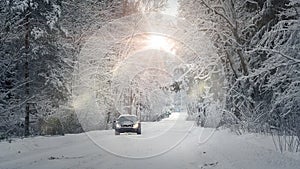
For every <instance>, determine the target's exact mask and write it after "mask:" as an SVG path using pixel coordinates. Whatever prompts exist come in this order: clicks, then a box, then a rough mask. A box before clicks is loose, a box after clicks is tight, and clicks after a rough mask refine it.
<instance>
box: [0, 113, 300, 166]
mask: <svg viewBox="0 0 300 169" xmlns="http://www.w3.org/2000/svg"><path fill="white" fill-rule="evenodd" d="M185 118H186V114H185V113H172V115H171V116H170V117H169V118H167V119H164V120H162V121H160V122H147V123H146V122H144V123H142V135H136V134H121V135H120V136H115V135H114V131H113V130H106V131H91V132H86V133H83V134H68V135H65V136H52V137H45V136H44V137H34V138H26V139H17V140H14V141H12V142H11V143H8V142H1V143H0V169H141V168H142V169H156V168H157V169H159V168H161V169H283V168H284V169H298V168H299V166H300V154H296V153H280V152H277V151H276V150H275V149H274V146H273V143H272V139H271V137H268V136H262V135H257V134H246V135H243V136H237V135H235V134H233V133H231V132H229V131H227V130H218V131H215V130H214V129H210V128H201V127H195V126H194V123H193V122H191V121H186V120H185Z"/></svg>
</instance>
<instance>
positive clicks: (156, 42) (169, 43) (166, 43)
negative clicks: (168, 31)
mask: <svg viewBox="0 0 300 169" xmlns="http://www.w3.org/2000/svg"><path fill="white" fill-rule="evenodd" d="M146 47H147V48H149V49H157V50H163V51H165V52H169V53H172V54H175V48H174V47H175V44H174V42H173V40H172V39H170V38H167V37H164V36H159V35H150V36H148V37H147V44H146Z"/></svg>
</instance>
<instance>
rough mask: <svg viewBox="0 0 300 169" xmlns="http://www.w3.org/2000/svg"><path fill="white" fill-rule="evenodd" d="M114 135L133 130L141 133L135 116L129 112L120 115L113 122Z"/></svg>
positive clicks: (139, 124)
mask: <svg viewBox="0 0 300 169" xmlns="http://www.w3.org/2000/svg"><path fill="white" fill-rule="evenodd" d="M114 128H115V135H120V133H126V132H134V133H137V134H141V133H142V131H141V123H140V121H139V120H138V118H137V116H135V115H130V114H123V115H120V116H119V118H118V119H117V120H116V121H115V124H114Z"/></svg>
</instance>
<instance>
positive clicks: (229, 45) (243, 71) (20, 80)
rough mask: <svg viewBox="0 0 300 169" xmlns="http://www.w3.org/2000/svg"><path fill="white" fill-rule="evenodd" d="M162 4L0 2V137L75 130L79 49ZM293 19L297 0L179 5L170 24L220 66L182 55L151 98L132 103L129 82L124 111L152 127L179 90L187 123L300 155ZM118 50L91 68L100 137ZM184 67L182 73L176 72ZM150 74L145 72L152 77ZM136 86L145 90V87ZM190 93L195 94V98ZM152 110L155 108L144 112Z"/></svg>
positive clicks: (131, 0) (299, 43)
mask: <svg viewBox="0 0 300 169" xmlns="http://www.w3.org/2000/svg"><path fill="white" fill-rule="evenodd" d="M166 3H167V1H166V0H88V1H81V0H5V1H1V2H0V44H1V45H0V57H1V59H0V139H8V138H11V137H23V136H34V135H57V134H66V133H80V132H83V128H82V126H81V124H80V122H79V121H78V117H77V116H78V114H76V113H75V108H74V104H73V103H74V97H73V96H74V90H75V89H76V83H78V82H77V81H76V79H77V78H78V74H77V73H76V72H78V69H79V66H78V63H82V61H81V59H80V58H79V56H80V53H82V52H84V51H83V49H84V48H85V43H86V42H87V41H88V39H89V38H90V37H92V36H93V34H94V32H96V31H97V30H101V28H103V27H104V26H105V25H107V24H109V23H111V22H118V19H121V18H126V17H130V16H137V15H139V14H144V13H148V12H160V11H163V10H164V9H165V8H166ZM299 12H300V1H299V0H281V1H278V0H193V1H183V0H178V16H177V17H178V18H182V19H183V20H184V22H188V23H190V24H191V25H193V29H195V30H196V31H197V32H201V33H203V34H204V35H205V36H206V38H207V39H209V41H211V43H212V48H211V49H209V50H211V51H213V52H214V55H213V58H208V59H207V62H210V61H215V60H218V63H216V64H214V65H213V66H211V67H209V66H208V67H207V68H205V69H204V68H203V69H202V67H201V68H200V67H199V65H201V64H200V60H199V61H198V60H194V61H193V60H192V58H194V57H193V56H192V54H190V53H189V55H188V56H187V55H186V56H187V57H189V58H190V59H191V61H190V62H189V63H188V64H187V63H186V64H181V65H178V66H177V68H176V70H174V72H175V73H176V72H177V74H178V72H179V74H181V75H182V76H181V78H179V80H177V81H174V82H173V83H172V84H169V85H165V86H160V89H161V90H162V91H163V92H157V93H158V94H157V95H159V98H156V100H155V99H154V100H153V98H152V100H151V97H148V96H143V97H144V98H145V101H144V102H143V103H142V102H137V101H135V100H136V99H137V96H138V95H139V96H140V97H142V92H141V91H137V93H134V91H133V90H129V89H130V88H132V85H135V86H134V87H136V88H138V87H139V85H138V82H135V81H132V82H131V84H130V85H131V87H130V88H128V89H127V88H126V90H127V94H128V93H129V94H128V95H126V96H123V97H124V98H122V99H127V101H128V100H129V103H128V104H130V106H132V105H133V104H135V105H136V106H139V107H138V108H137V107H135V108H134V109H132V108H130V111H131V112H134V111H137V110H144V113H145V112H147V113H146V114H147V117H146V114H144V115H145V117H144V119H145V120H149V121H152V120H153V119H155V118H157V116H156V115H153V116H151V112H153V111H156V112H157V111H161V113H163V112H164V111H168V110H169V109H168V108H169V107H170V104H168V103H164V102H163V104H164V105H162V102H160V101H158V100H159V99H162V98H163V97H164V94H165V92H170V93H172V94H173V95H176V94H177V93H180V92H183V93H186V98H185V103H186V109H187V113H188V114H189V116H190V119H191V120H195V116H197V115H198V114H199V113H200V112H201V113H202V114H203V111H205V112H207V114H205V116H206V118H207V123H206V124H205V125H204V127H218V128H219V127H224V128H230V129H231V130H232V131H234V132H236V133H237V134H239V135H241V134H243V133H245V132H253V133H263V134H269V135H272V136H273V139H274V143H275V144H278V147H279V149H280V150H281V151H284V150H289V151H299V149H300V147H299V145H300V15H299ZM191 34H192V35H190V36H188V37H187V39H185V40H187V41H189V42H191V45H190V44H189V45H190V46H192V47H193V48H196V49H197V48H199V49H203V43H205V42H203V40H202V42H198V41H193V40H194V39H193V33H191ZM185 38H186V37H185ZM201 45H202V46H201ZM119 47H120V46H117V45H116V46H115V49H114V50H111V51H110V52H112V53H108V54H107V55H105V58H103V60H101V64H100V65H101V66H100V68H99V69H100V70H101V77H100V80H99V84H101V85H99V86H98V87H99V88H98V89H97V96H101V97H102V96H105V98H104V100H101V99H102V98H100V97H99V98H98V100H97V101H98V102H100V104H104V105H105V107H104V109H103V111H102V109H101V111H102V112H101V113H102V116H101V119H99V121H98V122H99V125H98V126H99V128H97V129H101V130H103V129H107V128H108V127H107V126H108V125H109V124H110V123H111V121H112V120H113V117H114V116H116V115H117V113H116V112H117V110H116V109H115V107H114V106H113V99H111V97H110V95H112V94H111V90H112V89H111V84H115V85H116V82H118V81H117V80H114V81H112V80H113V79H112V78H113V75H112V74H111V73H109V72H110V71H109V70H110V69H111V68H112V67H113V66H114V65H115V64H116V63H117V62H118V58H116V57H115V55H116V54H117V53H118V51H117V49H118V48H119ZM178 51H179V52H178V53H179V55H180V52H181V53H184V50H183V49H178ZM182 55H184V54H182ZM91 61H92V60H91ZM99 62H100V61H99ZM193 62H194V63H193ZM89 64H90V62H89ZM112 65H113V66H112ZM186 70H189V71H188V72H187V73H184V72H185V71H186ZM151 71H152V72H151ZM151 71H150V72H148V74H155V73H157V70H154V69H152V70H151ZM107 72H108V73H107ZM174 72H173V73H174ZM180 72H181V73H180ZM145 74H147V73H145ZM99 76H100V74H99ZM125 78H126V77H125ZM144 80H145V81H144V82H143V83H148V84H149V83H151V82H149V79H144ZM159 80H160V81H163V79H162V78H161V79H159ZM120 85H122V83H120ZM74 86H75V87H74ZM203 86H205V87H203ZM198 88H203V91H201V92H198V93H196V94H195V92H196V91H195V90H196V89H198ZM100 89H101V90H100ZM102 89H103V90H102ZM76 90H78V89H76ZM114 92H115V93H118V92H119V91H118V90H113V92H112V93H114ZM144 93H146V91H144ZM106 97H107V98H106ZM165 102H169V100H167V101H166V100H165ZM159 103H160V104H159ZM155 104H157V105H158V106H151V105H155ZM157 109H159V110H157ZM167 109H168V110H167ZM149 113H150V116H149ZM284 145H288V146H284Z"/></svg>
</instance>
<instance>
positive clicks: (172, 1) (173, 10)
mask: <svg viewBox="0 0 300 169" xmlns="http://www.w3.org/2000/svg"><path fill="white" fill-rule="evenodd" d="M177 8H178V2H177V0H168V5H167V9H166V10H165V11H164V12H163V13H165V14H168V15H172V16H176V15H177Z"/></svg>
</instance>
